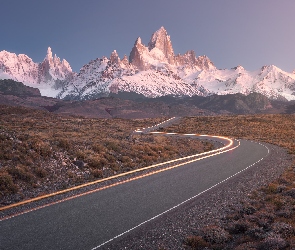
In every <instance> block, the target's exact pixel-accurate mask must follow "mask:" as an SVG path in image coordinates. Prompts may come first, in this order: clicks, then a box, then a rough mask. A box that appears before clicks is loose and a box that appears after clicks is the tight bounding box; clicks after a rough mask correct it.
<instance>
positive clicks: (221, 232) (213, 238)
mask: <svg viewBox="0 0 295 250" xmlns="http://www.w3.org/2000/svg"><path fill="white" fill-rule="evenodd" d="M202 237H203V239H204V240H205V241H207V242H209V243H211V244H222V243H225V242H227V241H229V240H230V238H231V237H230V234H229V233H228V232H227V231H226V230H225V229H223V228H222V227H219V226H207V227H205V228H204V229H202Z"/></svg>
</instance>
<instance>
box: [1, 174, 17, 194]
mask: <svg viewBox="0 0 295 250" xmlns="http://www.w3.org/2000/svg"><path fill="white" fill-rule="evenodd" d="M17 191H18V188H17V186H16V185H15V184H14V183H13V179H12V177H11V176H10V175H9V174H8V173H0V193H1V194H3V195H5V194H15V193H17Z"/></svg>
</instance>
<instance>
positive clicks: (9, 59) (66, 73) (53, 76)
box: [0, 47, 75, 97]
mask: <svg viewBox="0 0 295 250" xmlns="http://www.w3.org/2000/svg"><path fill="white" fill-rule="evenodd" d="M74 75H75V73H73V72H72V69H71V66H70V64H69V63H68V62H67V61H66V60H65V59H63V60H62V61H61V60H60V58H59V57H57V56H56V55H54V56H52V51H51V48H50V47H49V48H48V50H47V55H46V57H45V58H44V60H43V62H41V63H34V62H33V60H32V59H31V58H30V57H28V56H27V55H24V54H19V55H16V54H14V53H10V52H7V51H5V50H4V51H1V52H0V79H12V80H15V81H18V82H22V83H24V84H25V85H27V86H30V87H37V88H39V89H40V91H41V94H42V95H45V96H52V97H56V95H57V94H58V93H59V92H60V89H59V84H60V83H61V82H62V81H64V80H66V79H70V78H72V77H73V76H74Z"/></svg>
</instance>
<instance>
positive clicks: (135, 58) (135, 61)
mask: <svg viewBox="0 0 295 250" xmlns="http://www.w3.org/2000/svg"><path fill="white" fill-rule="evenodd" d="M146 52H148V50H147V48H146V47H145V46H144V45H143V44H142V43H141V38H140V37H138V38H137V39H136V41H135V43H134V46H133V48H132V50H131V52H130V56H129V61H130V63H131V64H132V65H134V66H136V67H137V68H138V69H140V70H145V69H146V67H145V63H144V58H143V57H144V54H145V53H146Z"/></svg>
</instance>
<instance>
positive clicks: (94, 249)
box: [91, 142, 270, 250]
mask: <svg viewBox="0 0 295 250" xmlns="http://www.w3.org/2000/svg"><path fill="white" fill-rule="evenodd" d="M255 143H258V144H260V145H262V146H264V147H265V148H266V149H267V151H268V152H267V155H268V154H269V152H270V151H269V148H268V147H267V146H265V145H263V144H261V143H259V142H255ZM263 159H264V157H262V158H261V159H260V160H258V161H256V162H254V163H252V164H251V165H250V166H248V167H246V168H244V169H242V170H240V171H239V172H237V173H235V174H233V175H231V176H229V177H227V178H226V179H224V180H222V181H220V182H218V183H216V184H215V185H213V186H211V187H210V188H207V189H206V190H204V191H202V192H200V193H198V194H196V195H195V196H193V197H191V198H188V199H187V200H185V201H183V202H181V203H179V204H177V205H175V206H173V207H171V208H169V209H168V210H166V211H164V212H162V213H160V214H158V215H156V216H154V217H152V218H150V219H148V220H146V221H144V222H142V223H140V224H138V225H137V226H135V227H133V228H131V229H128V230H127V231H125V232H123V233H121V234H119V235H117V236H115V237H113V238H111V239H109V240H108V241H106V242H104V243H102V244H100V245H98V246H96V247H94V248H92V249H91V250H96V249H98V248H100V247H102V246H104V245H106V244H108V243H110V242H112V241H113V240H115V239H117V238H119V237H121V236H123V235H124V234H127V233H129V232H131V231H133V230H134V229H136V228H138V227H140V226H142V225H144V224H146V223H148V222H150V221H152V220H154V219H156V218H158V217H160V216H162V215H164V214H166V213H168V212H170V211H172V210H173V209H175V208H178V207H179V206H181V205H183V204H185V203H187V202H189V201H191V200H192V199H194V198H196V197H198V196H200V195H201V194H204V193H206V192H208V191H209V190H211V189H212V188H214V187H216V186H218V185H220V184H222V183H224V182H226V181H227V180H229V179H231V178H233V177H234V176H236V175H238V174H240V173H242V172H244V171H245V170H247V169H248V168H250V167H252V166H254V165H255V164H257V163H259V162H260V161H262V160H263Z"/></svg>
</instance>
